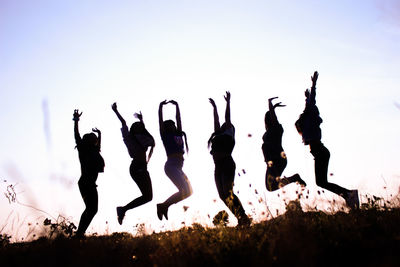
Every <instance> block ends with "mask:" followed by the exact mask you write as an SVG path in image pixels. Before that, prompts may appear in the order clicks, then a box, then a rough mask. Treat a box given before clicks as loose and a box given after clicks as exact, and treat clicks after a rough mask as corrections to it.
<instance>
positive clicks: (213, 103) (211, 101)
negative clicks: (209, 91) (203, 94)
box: [208, 98, 217, 108]
mask: <svg viewBox="0 0 400 267" xmlns="http://www.w3.org/2000/svg"><path fill="white" fill-rule="evenodd" d="M208 101H210V103H211V105H212V106H213V107H214V108H215V107H216V106H217V105H215V101H214V99H212V98H209V99H208Z"/></svg>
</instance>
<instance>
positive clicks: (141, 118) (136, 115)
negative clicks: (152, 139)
mask: <svg viewBox="0 0 400 267" xmlns="http://www.w3.org/2000/svg"><path fill="white" fill-rule="evenodd" d="M133 116H134V117H135V118H136V119H139V121H140V122H141V123H143V125H144V122H143V114H142V112H141V111H139V113H135V114H133Z"/></svg>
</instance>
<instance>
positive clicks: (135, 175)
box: [123, 165, 153, 212]
mask: <svg viewBox="0 0 400 267" xmlns="http://www.w3.org/2000/svg"><path fill="white" fill-rule="evenodd" d="M130 174H131V176H132V179H133V180H134V181H135V183H136V184H137V186H138V187H139V190H140V192H141V193H142V195H141V196H140V197H138V198H136V199H134V200H133V201H131V202H130V203H128V204H127V205H126V206H125V207H123V210H124V211H125V212H126V211H127V210H130V209H133V208H136V207H138V206H141V205H143V204H146V203H147V202H150V201H151V200H152V199H153V189H152V185H151V179H150V174H149V172H148V171H147V170H146V169H139V170H135V168H134V167H133V166H132V165H131V168H130Z"/></svg>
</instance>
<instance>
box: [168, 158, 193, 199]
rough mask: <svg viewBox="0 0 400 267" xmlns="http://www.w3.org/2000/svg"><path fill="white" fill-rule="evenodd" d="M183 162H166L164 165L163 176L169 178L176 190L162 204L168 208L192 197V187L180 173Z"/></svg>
mask: <svg viewBox="0 0 400 267" xmlns="http://www.w3.org/2000/svg"><path fill="white" fill-rule="evenodd" d="M182 167H183V162H182V163H179V162H178V163H177V162H171V161H167V163H166V164H165V167H164V170H165V174H166V175H167V176H168V177H169V179H170V180H171V181H172V182H173V183H174V185H175V186H176V187H177V188H178V192H176V193H175V194H173V195H172V196H170V197H169V198H168V199H167V200H166V201H165V202H164V204H165V205H167V207H169V206H170V205H172V204H175V203H178V202H179V201H182V200H183V199H185V198H188V197H189V196H191V195H192V193H193V190H192V186H191V184H190V182H189V179H188V178H187V176H186V174H185V173H184V172H183V171H182Z"/></svg>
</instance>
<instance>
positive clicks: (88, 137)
mask: <svg viewBox="0 0 400 267" xmlns="http://www.w3.org/2000/svg"><path fill="white" fill-rule="evenodd" d="M98 142H99V139H98V138H97V135H96V134H94V133H87V134H84V135H83V137H82V143H83V144H84V145H85V146H97V143H98Z"/></svg>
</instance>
